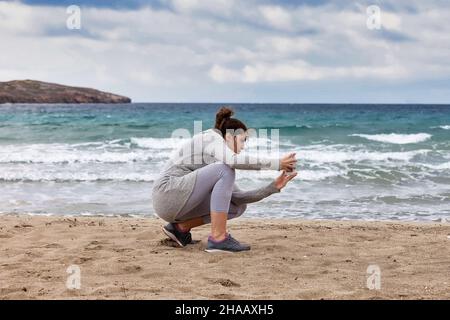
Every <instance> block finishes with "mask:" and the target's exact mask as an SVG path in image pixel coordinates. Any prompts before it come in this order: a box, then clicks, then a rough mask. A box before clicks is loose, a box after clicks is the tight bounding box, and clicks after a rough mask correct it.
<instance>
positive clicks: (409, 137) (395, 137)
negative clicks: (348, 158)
mask: <svg viewBox="0 0 450 320" xmlns="http://www.w3.org/2000/svg"><path fill="white" fill-rule="evenodd" d="M349 136H351V137H361V138H365V139H368V140H372V141H378V142H387V143H395V144H408V143H418V142H423V141H426V140H428V139H430V138H431V134H428V133H413V134H399V133H389V134H350V135H349Z"/></svg>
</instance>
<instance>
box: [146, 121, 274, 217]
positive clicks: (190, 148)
mask: <svg viewBox="0 0 450 320" xmlns="http://www.w3.org/2000/svg"><path fill="white" fill-rule="evenodd" d="M214 162H223V163H225V164H227V165H229V166H230V167H231V168H235V169H242V170H262V169H265V170H279V165H280V163H279V159H276V158H275V159H272V158H264V157H260V156H258V157H253V156H250V155H248V154H247V153H245V152H241V153H239V154H236V153H234V152H233V151H231V149H230V148H228V146H227V145H226V143H225V140H224V139H223V137H222V135H221V133H220V131H219V130H217V129H208V130H205V131H203V132H201V133H199V134H197V135H194V137H193V138H192V139H190V140H189V141H188V142H186V143H184V144H183V145H182V146H181V148H180V149H178V150H176V152H174V153H173V154H172V157H171V159H170V160H169V162H168V163H167V165H166V166H165V168H164V169H163V172H162V173H161V174H160V176H159V177H158V179H157V180H156V181H155V183H154V185H153V190H152V197H153V207H154V209H155V213H156V214H157V215H158V216H160V217H162V216H166V217H175V216H176V215H177V214H178V213H179V212H180V210H181V209H182V208H183V206H184V204H185V203H186V201H187V200H188V199H189V196H190V195H191V193H192V191H193V189H194V185H195V181H196V177H197V172H196V170H197V169H199V168H201V167H204V166H206V165H208V164H211V163H214ZM276 192H280V190H279V189H277V188H276V187H275V183H274V182H272V183H270V184H268V185H266V186H264V187H262V188H258V189H255V190H249V191H242V190H240V189H239V188H238V187H237V186H236V185H234V190H233V194H232V198H231V201H232V202H233V203H234V204H236V205H239V204H243V203H252V202H256V201H259V200H261V199H263V198H265V197H268V196H269V195H271V194H273V193H276Z"/></svg>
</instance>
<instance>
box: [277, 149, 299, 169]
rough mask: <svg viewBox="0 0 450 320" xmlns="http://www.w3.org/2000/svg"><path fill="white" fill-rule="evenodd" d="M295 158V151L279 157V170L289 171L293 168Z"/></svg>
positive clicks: (295, 161)
mask: <svg viewBox="0 0 450 320" xmlns="http://www.w3.org/2000/svg"><path fill="white" fill-rule="evenodd" d="M296 164H297V159H296V158H295V153H289V154H287V155H285V156H283V157H282V158H281V159H280V170H283V171H287V172H291V171H294V170H295V166H296Z"/></svg>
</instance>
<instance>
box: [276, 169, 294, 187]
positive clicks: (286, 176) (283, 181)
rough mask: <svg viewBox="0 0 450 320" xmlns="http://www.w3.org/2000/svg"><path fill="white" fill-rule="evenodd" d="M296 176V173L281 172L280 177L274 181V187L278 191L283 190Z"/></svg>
mask: <svg viewBox="0 0 450 320" xmlns="http://www.w3.org/2000/svg"><path fill="white" fill-rule="evenodd" d="M296 175H297V171H293V172H289V173H286V171H284V170H283V172H282V173H281V175H280V176H279V177H278V178H276V179H275V187H276V188H277V189H278V190H281V189H283V188H284V187H285V186H286V185H287V183H288V182H289V181H291V180H292V179H294V177H295V176H296Z"/></svg>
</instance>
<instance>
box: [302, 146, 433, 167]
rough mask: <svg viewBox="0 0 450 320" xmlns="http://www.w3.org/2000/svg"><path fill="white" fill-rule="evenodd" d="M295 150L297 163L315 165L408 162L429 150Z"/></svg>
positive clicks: (335, 148) (326, 148)
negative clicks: (351, 162)
mask: <svg viewBox="0 0 450 320" xmlns="http://www.w3.org/2000/svg"><path fill="white" fill-rule="evenodd" d="M308 148H310V147H307V148H304V149H299V150H297V158H298V159H299V161H302V160H305V161H309V162H313V163H317V164H323V163H341V162H348V161H354V162H361V161H368V162H374V161H382V162H386V161H404V162H409V161H411V160H412V159H413V158H414V157H415V156H417V155H424V154H427V153H428V152H430V150H426V149H421V150H415V151H404V152H377V151H365V150H339V149H338V148H337V147H336V146H314V148H313V149H308Z"/></svg>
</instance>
